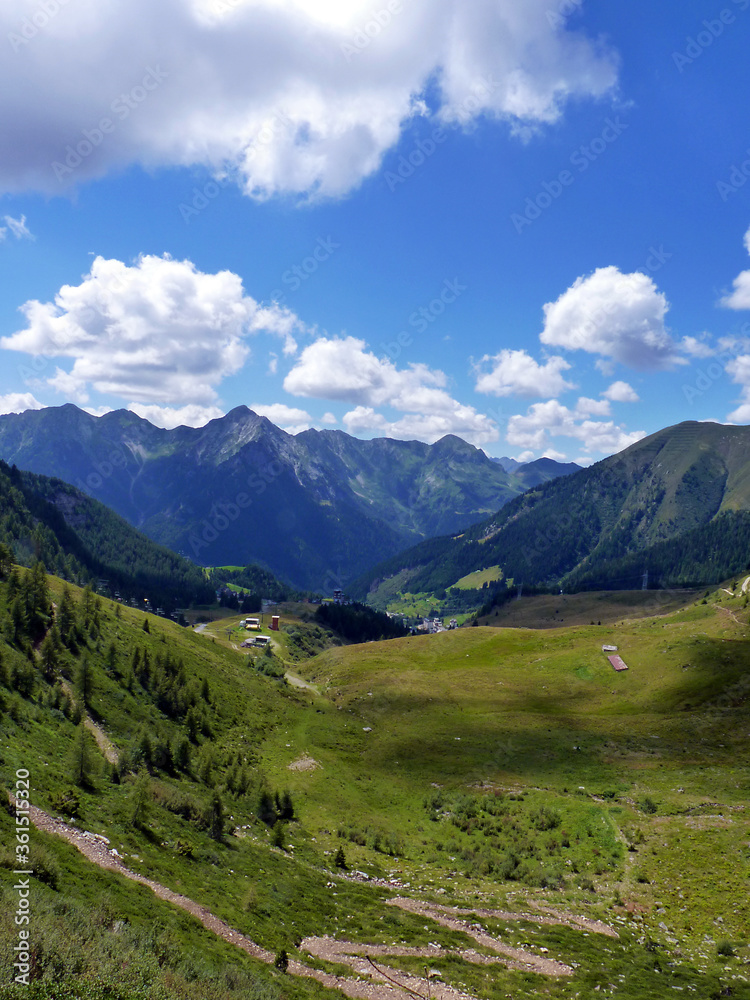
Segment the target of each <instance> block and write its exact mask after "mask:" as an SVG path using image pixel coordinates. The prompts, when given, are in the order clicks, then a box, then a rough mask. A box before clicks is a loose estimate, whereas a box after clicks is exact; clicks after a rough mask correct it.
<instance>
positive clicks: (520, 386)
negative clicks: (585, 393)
mask: <svg viewBox="0 0 750 1000" xmlns="http://www.w3.org/2000/svg"><path fill="white" fill-rule="evenodd" d="M488 363H489V364H490V365H491V368H490V370H489V371H482V370H481V367H482V365H486V364H488ZM569 368H570V365H569V364H568V362H567V361H566V360H565V359H564V358H561V357H552V358H549V359H548V360H547V362H546V363H545V364H540V363H539V362H538V361H535V360H534V358H532V357H531V355H530V354H527V353H526V351H511V350H502V351H500V353H499V354H495V355H492V356H491V355H489V354H485V356H484V357H483V358H482V360H481V361H480V363H479V365H478V366H477V367H476V372H477V383H476V390H477V392H486V393H491V394H492V395H493V396H514V395H515V396H545V397H550V396H559V395H560V394H561V393H563V392H566V391H567V390H568V389H573V388H575V386H574V384H573V383H572V382H566V381H565V379H564V378H563V376H562V372H564V371H568V370H569Z"/></svg>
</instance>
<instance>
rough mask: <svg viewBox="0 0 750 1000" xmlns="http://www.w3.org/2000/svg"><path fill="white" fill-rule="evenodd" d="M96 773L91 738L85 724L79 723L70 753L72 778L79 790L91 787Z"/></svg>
mask: <svg viewBox="0 0 750 1000" xmlns="http://www.w3.org/2000/svg"><path fill="white" fill-rule="evenodd" d="M93 773H94V757H93V754H92V751H91V736H90V735H89V733H88V731H87V730H86V727H85V725H84V724H83V722H81V723H79V725H78V726H77V728H76V732H75V736H74V737H73V747H72V749H71V752H70V777H71V779H72V780H73V782H74V783H75V784H76V785H78V786H79V788H86V787H88V786H90V785H91V782H92V777H93Z"/></svg>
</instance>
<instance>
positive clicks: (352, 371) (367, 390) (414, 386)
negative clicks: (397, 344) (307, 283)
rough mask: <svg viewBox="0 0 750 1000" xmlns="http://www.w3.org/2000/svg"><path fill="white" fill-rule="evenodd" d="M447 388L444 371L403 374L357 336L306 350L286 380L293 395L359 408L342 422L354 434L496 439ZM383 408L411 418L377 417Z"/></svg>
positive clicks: (418, 368)
mask: <svg viewBox="0 0 750 1000" xmlns="http://www.w3.org/2000/svg"><path fill="white" fill-rule="evenodd" d="M447 384H448V380H447V378H446V376H445V373H444V372H441V371H436V370H434V369H431V368H428V367H427V365H424V364H412V365H409V367H408V368H405V369H398V368H396V366H395V365H394V364H393V362H392V361H389V360H388V359H387V358H378V357H376V356H375V355H374V354H373V353H372V352H371V351H368V350H367V349H366V344H365V342H364V341H363V340H357V339H356V338H355V337H343V338H336V337H334V338H326V337H322V338H320V339H318V340H316V341H315V342H314V343H313V344H310V345H309V346H308V347H306V348H305V349H304V350H303V351H302V353H301V355H300V356H299V358H298V360H297V363H296V364H295V366H294V367H293V368H292V370H291V371H290V372H289V374H288V375H287V376H286V378H285V379H284V389H285V390H286V391H287V392H289V393H291V394H292V395H294V396H305V397H311V398H316V399H333V400H340V401H343V402H348V403H352V404H354V406H355V409H354V410H352V411H350V412H349V413H347V414H346V415H345V416H344V418H343V420H344V424H345V426H346V427H347V429H348V430H349V432H350V433H357V432H365V431H366V432H369V431H376V432H379V433H383V434H387V435H388V436H390V437H398V438H402V439H411V438H419V439H420V440H423V441H436V440H437V439H438V438H440V437H442V436H443V435H444V434H457V435H458V436H459V437H463V438H465V439H466V440H467V441H471V442H472V443H473V444H476V445H479V444H482V443H483V442H486V441H494V440H497V437H498V433H497V428H496V426H495V424H494V422H493V421H492V420H490V418H489V417H487V416H485V415H484V414H481V413H477V411H476V410H475V409H474V408H473V407H472V406H464V405H462V404H461V403H459V402H458V401H457V400H455V399H453V398H452V396H451V395H450V393H449V392H448V391H447V389H446V386H447ZM381 406H389V407H392V408H393V409H395V410H399V411H401V412H403V413H408V414H410V416H408V417H404V418H402V419H400V420H396V421H389V420H388V419H387V418H386V417H385V416H383V415H382V414H381V413H378V412H376V410H375V407H381ZM414 414H418V415H419V416H415V415H414Z"/></svg>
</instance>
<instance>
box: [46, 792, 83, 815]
mask: <svg viewBox="0 0 750 1000" xmlns="http://www.w3.org/2000/svg"><path fill="white" fill-rule="evenodd" d="M51 802H52V808H53V809H54V811H55V812H56V813H59V814H60V815H61V816H78V815H79V814H80V811H81V800H80V799H79V797H78V793H77V792H76V790H75V789H74V788H67V789H65V791H62V792H55V794H54V795H53V796H52V799H51Z"/></svg>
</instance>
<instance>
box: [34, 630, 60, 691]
mask: <svg viewBox="0 0 750 1000" xmlns="http://www.w3.org/2000/svg"><path fill="white" fill-rule="evenodd" d="M39 652H40V655H41V658H42V676H43V677H44V679H45V681H47V682H48V683H49V684H52V683H53V682H54V681H55V678H56V677H57V669H58V666H59V658H58V655H57V645H56V643H55V639H54V636H53V635H52V632H51V631H50V632H48V633H47V635H46V636H45V637H44V642H43V643H42V646H41V649H40V651H39Z"/></svg>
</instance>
